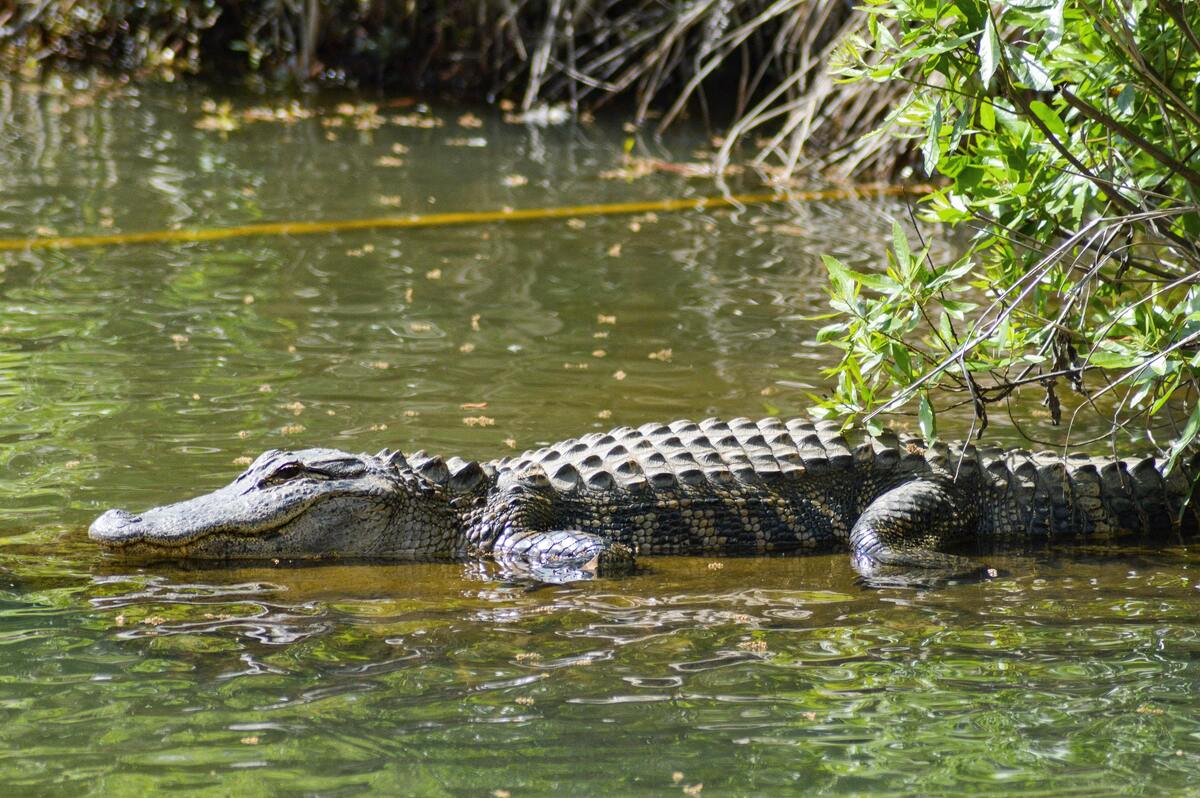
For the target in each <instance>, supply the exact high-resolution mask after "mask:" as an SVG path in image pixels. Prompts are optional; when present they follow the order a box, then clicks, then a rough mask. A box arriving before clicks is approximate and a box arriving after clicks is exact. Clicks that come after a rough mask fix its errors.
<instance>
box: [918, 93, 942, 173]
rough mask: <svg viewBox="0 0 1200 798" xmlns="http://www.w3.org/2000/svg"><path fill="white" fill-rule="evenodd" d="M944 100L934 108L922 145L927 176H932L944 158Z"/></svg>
mask: <svg viewBox="0 0 1200 798" xmlns="http://www.w3.org/2000/svg"><path fill="white" fill-rule="evenodd" d="M941 144H942V98H941V97H939V98H938V101H937V103H936V104H935V105H934V106H933V116H932V118H931V119H930V120H929V129H928V130H927V131H926V132H925V143H924V144H922V145H921V158H922V159H923V160H924V161H925V174H926V175H927V176H932V175H933V172H934V170H935V169H937V165H938V160H939V159H940V158H941V156H942V150H941Z"/></svg>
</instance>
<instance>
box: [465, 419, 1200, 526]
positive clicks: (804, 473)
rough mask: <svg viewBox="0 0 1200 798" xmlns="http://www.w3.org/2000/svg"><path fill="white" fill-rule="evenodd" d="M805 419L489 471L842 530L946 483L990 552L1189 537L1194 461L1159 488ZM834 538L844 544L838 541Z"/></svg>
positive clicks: (1094, 465) (621, 441) (1086, 466)
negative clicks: (699, 497)
mask: <svg viewBox="0 0 1200 798" xmlns="http://www.w3.org/2000/svg"><path fill="white" fill-rule="evenodd" d="M849 434H850V437H851V440H847V438H846V436H845V435H843V434H842V433H841V432H839V430H838V427H837V425H835V424H832V423H829V422H817V423H813V422H811V421H808V420H805V419H791V420H781V419H777V418H767V419H762V420H758V421H755V420H751V419H747V418H736V419H733V420H731V421H728V422H725V421H721V420H719V419H715V418H709V419H705V420H703V421H699V422H695V421H688V420H680V421H675V422H672V423H669V424H644V425H642V426H641V427H638V428H636V429H634V428H631V427H620V428H617V429H614V430H611V431H609V432H606V433H592V434H589V435H584V436H582V437H580V438H572V439H569V440H565V441H561V442H559V443H556V444H554V445H552V446H547V447H544V448H541V449H537V450H535V451H528V452H524V453H522V454H520V455H517V456H514V457H508V458H504V459H501V460H497V461H494V462H492V463H489V464H487V465H486V466H485V468H486V469H487V470H488V471H494V473H495V475H496V478H497V480H498V482H499V484H501V485H504V484H506V483H512V482H513V481H520V482H523V483H525V484H529V485H533V486H545V487H550V488H553V490H554V491H555V492H559V493H563V494H571V495H576V496H578V495H587V494H593V493H597V492H611V491H616V492H619V493H626V492H633V493H644V492H646V491H649V492H651V493H672V494H673V493H677V492H680V491H686V492H689V493H693V494H695V493H705V492H710V491H711V492H714V493H723V492H726V491H729V490H736V492H737V493H738V494H739V495H747V494H748V493H751V494H752V493H753V492H754V491H755V490H763V491H765V490H767V489H768V487H769V488H770V490H772V491H773V492H776V493H782V494H783V495H785V496H786V495H788V494H789V493H793V492H794V493H795V494H796V495H799V493H800V492H801V491H800V490H799V487H797V488H796V489H793V490H789V487H788V486H789V485H797V486H798V485H799V483H803V484H804V485H805V486H807V491H806V492H808V493H809V495H810V496H811V492H812V488H813V487H814V485H816V486H819V487H820V489H822V490H826V491H829V493H830V496H829V498H830V500H831V504H835V505H836V508H837V512H838V513H839V514H841V515H842V516H843V517H842V518H841V519H840V520H839V523H836V524H835V527H837V528H838V532H841V530H844V529H846V528H848V527H849V526H850V525H852V524H853V523H854V521H855V518H856V517H857V515H858V514H859V513H861V512H862V510H863V509H864V507H865V506H866V505H867V504H869V503H870V502H871V501H872V500H873V499H874V498H876V497H877V496H878V495H879V494H880V493H881V492H882V491H884V490H887V489H888V488H890V487H892V486H895V485H897V484H901V483H903V482H906V481H909V480H912V479H915V478H918V477H928V476H936V477H938V478H941V479H946V480H950V481H952V482H953V483H954V484H955V486H956V488H957V492H958V495H960V496H962V497H963V501H966V502H974V503H976V504H977V506H978V507H979V509H980V513H979V519H980V520H979V530H978V531H979V535H980V537H982V538H984V539H990V540H994V541H996V542H1004V541H1013V542H1016V541H1021V542H1035V541H1037V540H1040V539H1047V538H1051V537H1055V538H1060V537H1064V536H1071V537H1080V536H1085V537H1089V538H1094V539H1112V538H1115V537H1117V536H1119V535H1121V534H1128V533H1135V534H1146V533H1151V534H1155V535H1156V536H1158V535H1162V534H1166V533H1170V532H1172V531H1180V529H1181V527H1182V530H1183V531H1187V532H1194V531H1195V529H1196V513H1195V512H1194V510H1189V509H1186V508H1187V505H1188V500H1189V498H1190V497H1191V496H1192V494H1193V492H1194V486H1195V475H1196V473H1197V468H1196V467H1195V461H1193V463H1192V464H1190V465H1181V466H1180V467H1178V468H1176V470H1175V471H1174V472H1173V473H1172V474H1170V475H1166V476H1164V474H1163V472H1162V464H1161V463H1160V462H1156V461H1155V460H1154V459H1153V458H1145V459H1140V460H1138V459H1132V460H1130V459H1127V460H1120V459H1109V458H1093V457H1088V456H1086V455H1070V456H1067V457H1062V456H1060V455H1057V454H1054V453H1050V452H1039V453H1031V452H1027V451H1023V450H1019V449H1013V450H1003V449H999V448H995V447H989V448H977V447H975V446H973V445H971V444H950V445H947V444H944V443H936V444H934V445H933V446H931V447H928V448H926V447H925V445H924V443H923V442H922V441H921V439H920V438H917V437H914V436H902V435H897V434H894V433H892V432H884V433H883V434H881V435H879V436H876V437H872V436H868V435H865V434H864V433H861V432H851V433H849ZM838 536H839V537H841V534H838Z"/></svg>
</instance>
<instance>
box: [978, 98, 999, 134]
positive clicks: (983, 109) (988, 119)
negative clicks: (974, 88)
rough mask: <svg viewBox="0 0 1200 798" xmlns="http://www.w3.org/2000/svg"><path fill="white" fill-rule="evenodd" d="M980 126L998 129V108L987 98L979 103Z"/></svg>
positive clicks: (987, 128) (985, 128)
mask: <svg viewBox="0 0 1200 798" xmlns="http://www.w3.org/2000/svg"><path fill="white" fill-rule="evenodd" d="M979 126H980V127H982V128H983V129H984V130H995V129H996V109H995V108H993V107H992V104H991V102H990V101H988V100H986V99H985V100H984V101H983V102H981V103H979Z"/></svg>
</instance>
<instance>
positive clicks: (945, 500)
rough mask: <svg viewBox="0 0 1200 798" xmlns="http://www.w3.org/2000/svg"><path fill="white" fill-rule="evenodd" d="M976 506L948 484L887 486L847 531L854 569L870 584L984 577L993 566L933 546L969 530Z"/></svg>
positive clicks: (924, 584) (973, 525)
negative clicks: (889, 487)
mask: <svg viewBox="0 0 1200 798" xmlns="http://www.w3.org/2000/svg"><path fill="white" fill-rule="evenodd" d="M976 513H977V507H976V506H975V505H973V504H971V503H970V502H969V501H967V500H966V499H965V498H964V497H962V496H956V495H954V486H953V484H952V483H950V482H948V481H944V480H939V479H919V480H916V481H914V482H908V483H905V484H903V485H900V486H899V487H896V488H893V489H892V490H890V491H888V492H887V493H885V494H883V495H882V496H880V497H879V498H877V499H876V500H875V501H873V502H871V504H870V505H869V506H868V507H867V509H866V510H864V511H863V514H862V515H861V516H859V519H858V521H856V522H855V524H854V528H853V529H851V530H850V551H851V555H852V557H853V562H854V568H855V570H857V571H858V573H859V576H860V577H861V579H862V582H863V584H866V585H868V586H871V587H932V586H934V585H938V584H944V583H946V582H958V581H974V580H978V579H989V578H992V577H995V576H996V575H997V573H996V571H995V570H994V569H991V568H988V567H986V566H983V565H980V564H979V563H977V562H975V561H974V560H971V559H968V558H966V557H959V556H958V555H955V554H947V553H945V552H943V551H940V550H939V548H940V547H942V546H946V545H948V544H950V543H952V542H954V541H955V540H959V539H962V538H964V537H967V536H969V535H970V533H971V532H973V531H974V530H975V528H976V525H977V524H978V520H977V517H976Z"/></svg>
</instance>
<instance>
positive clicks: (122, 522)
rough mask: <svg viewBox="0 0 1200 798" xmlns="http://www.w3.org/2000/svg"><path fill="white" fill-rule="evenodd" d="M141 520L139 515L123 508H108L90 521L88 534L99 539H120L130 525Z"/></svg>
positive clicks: (94, 538) (128, 529)
mask: <svg viewBox="0 0 1200 798" xmlns="http://www.w3.org/2000/svg"><path fill="white" fill-rule="evenodd" d="M141 521H142V517H141V516H140V515H134V514H133V513H130V512H127V511H125V510H109V511H108V512H106V513H104V514H103V515H101V516H100V517H99V518H97V519H96V520H95V521H93V522H92V525H91V527H89V528H88V536H89V537H91V538H92V539H93V540H99V541H115V540H120V539H121V538H124V537H127V536H128V535H129V532H130V527H132V526H134V525H135V524H140V523H141Z"/></svg>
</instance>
